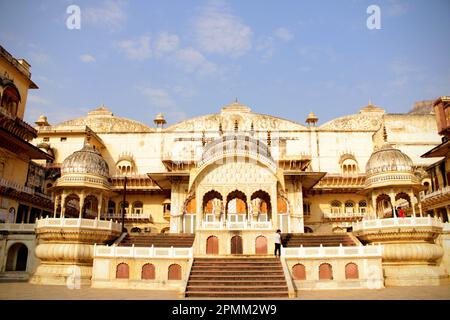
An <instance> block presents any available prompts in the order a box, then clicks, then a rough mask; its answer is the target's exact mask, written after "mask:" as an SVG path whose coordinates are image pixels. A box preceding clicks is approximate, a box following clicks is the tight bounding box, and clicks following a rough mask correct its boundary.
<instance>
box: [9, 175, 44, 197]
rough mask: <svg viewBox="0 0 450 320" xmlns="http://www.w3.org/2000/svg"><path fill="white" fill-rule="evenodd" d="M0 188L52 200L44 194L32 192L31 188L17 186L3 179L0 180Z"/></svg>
mask: <svg viewBox="0 0 450 320" xmlns="http://www.w3.org/2000/svg"><path fill="white" fill-rule="evenodd" d="M0 186H3V187H7V188H12V189H15V190H17V191H20V192H25V193H28V194H31V195H37V196H39V197H42V198H45V199H48V200H52V197H51V196H50V195H47V194H44V193H41V192H38V191H34V190H33V188H30V187H27V186H24V185H21V184H19V183H17V182H13V181H9V180H6V179H4V178H0Z"/></svg>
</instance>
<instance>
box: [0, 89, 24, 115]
mask: <svg viewBox="0 0 450 320" xmlns="http://www.w3.org/2000/svg"><path fill="white" fill-rule="evenodd" d="M19 102H20V94H19V91H18V90H17V88H16V87H15V85H14V84H10V85H7V87H6V88H5V89H4V90H3V93H2V97H1V101H0V107H1V108H3V109H5V110H6V111H7V112H9V113H10V114H11V115H12V116H17V111H18V106H19Z"/></svg>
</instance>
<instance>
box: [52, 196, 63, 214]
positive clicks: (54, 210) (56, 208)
mask: <svg viewBox="0 0 450 320" xmlns="http://www.w3.org/2000/svg"><path fill="white" fill-rule="evenodd" d="M61 197H62V196H61ZM59 202H60V199H59V196H55V207H54V209H53V218H56V213H57V212H58V205H59ZM61 210H62V207H61Z"/></svg>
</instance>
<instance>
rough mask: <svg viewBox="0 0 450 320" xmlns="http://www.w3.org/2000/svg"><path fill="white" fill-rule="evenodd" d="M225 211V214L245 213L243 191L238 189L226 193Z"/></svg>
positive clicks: (245, 199)
mask: <svg viewBox="0 0 450 320" xmlns="http://www.w3.org/2000/svg"><path fill="white" fill-rule="evenodd" d="M230 202H231V203H230ZM225 212H226V213H227V214H231V213H233V214H234V213H237V214H246V213H247V212H248V207H247V196H246V195H245V193H243V192H242V191H240V190H234V191H231V192H230V193H229V194H228V195H227V203H226V207H225Z"/></svg>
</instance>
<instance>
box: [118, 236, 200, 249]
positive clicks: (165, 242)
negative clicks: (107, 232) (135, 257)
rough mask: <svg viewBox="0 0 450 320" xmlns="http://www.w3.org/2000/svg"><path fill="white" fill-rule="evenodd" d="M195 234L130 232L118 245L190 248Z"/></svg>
mask: <svg viewBox="0 0 450 320" xmlns="http://www.w3.org/2000/svg"><path fill="white" fill-rule="evenodd" d="M194 239H195V235H194V234H191V233H186V234H183V233H178V234H170V233H167V234H166V233H158V234H152V235H130V234H128V235H127V236H126V237H125V238H124V239H123V240H122V241H121V242H120V243H119V244H118V245H119V246H121V247H131V246H132V245H133V244H134V246H135V247H151V246H152V245H153V246H155V247H164V248H168V247H175V248H188V247H192V245H193V243H194Z"/></svg>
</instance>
